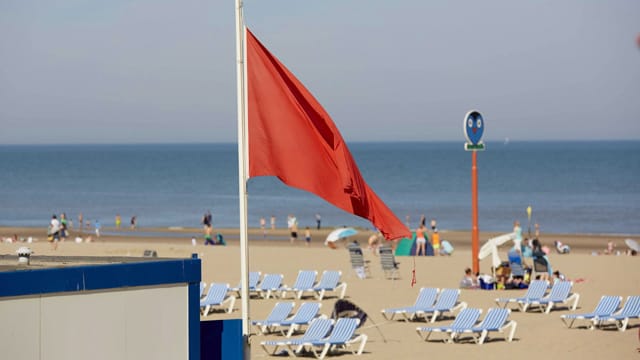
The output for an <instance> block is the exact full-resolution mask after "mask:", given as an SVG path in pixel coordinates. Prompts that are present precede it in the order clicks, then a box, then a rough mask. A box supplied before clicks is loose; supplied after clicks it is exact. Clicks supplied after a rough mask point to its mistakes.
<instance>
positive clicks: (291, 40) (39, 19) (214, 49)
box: [0, 0, 640, 144]
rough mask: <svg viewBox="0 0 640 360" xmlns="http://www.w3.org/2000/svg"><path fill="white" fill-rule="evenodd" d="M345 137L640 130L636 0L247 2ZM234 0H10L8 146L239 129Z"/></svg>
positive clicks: (4, 83) (4, 140)
mask: <svg viewBox="0 0 640 360" xmlns="http://www.w3.org/2000/svg"><path fill="white" fill-rule="evenodd" d="M244 5H245V7H244V9H245V21H246V23H247V25H248V26H249V27H250V28H251V29H252V30H253V32H254V33H255V34H256V36H258V38H259V39H260V40H261V41H262V42H263V43H264V44H265V45H266V46H267V47H268V48H269V49H270V50H271V52H273V53H274V54H275V55H276V56H277V57H278V58H279V59H280V60H281V61H282V62H283V63H284V64H285V65H287V66H288V67H289V69H290V70H291V71H293V72H294V73H295V74H296V76H297V77H298V78H299V79H300V80H301V81H302V82H303V83H305V85H306V86H307V87H308V88H309V89H310V90H311V92H312V93H314V95H315V96H316V97H317V98H318V100H319V101H320V103H322V104H323V105H324V107H325V108H326V109H327V111H328V112H329V113H330V114H331V115H332V117H333V120H334V121H335V122H336V124H337V126H338V128H339V129H340V130H341V132H342V134H343V136H344V138H345V139H346V140H347V142H350V141H351V142H353V141H367V140H389V141H401V140H426V141H433V140H460V141H461V142H463V141H464V135H463V130H462V121H463V120H462V119H463V117H464V114H465V113H466V112H467V111H468V110H470V109H478V110H479V111H480V112H481V113H483V115H484V117H485V122H486V130H485V132H484V135H485V140H487V141H490V140H496V141H502V140H503V139H504V138H506V137H509V138H510V139H511V140H512V141H514V140H540V139H640V47H639V45H638V44H637V38H638V36H639V34H640V1H637V0H627V1H624V0H609V1H597V0H566V1H511V0H504V1H496V0H486V1H477V0H469V1H455V0H454V1H450V0H436V1H424V0H405V1H389V0H386V1H379V0H322V1H317V0H308V1H303V0H246V1H245V3H244ZM234 21H235V18H234V1H233V0H208V1H207V0H180V1H177V0H172V1H169V0H140V1H124V0H110V1H102V0H92V1H89V0H66V1H61V0H38V1H35V0H2V1H0V126H1V128H2V130H1V131H0V144H15V143H36V144H39V143H128V142H135V143H146V142H235V141H236V139H237V135H236V127H237V125H236V84H235V79H236V77H235V76H236V74H235V27H234V26H235V25H234Z"/></svg>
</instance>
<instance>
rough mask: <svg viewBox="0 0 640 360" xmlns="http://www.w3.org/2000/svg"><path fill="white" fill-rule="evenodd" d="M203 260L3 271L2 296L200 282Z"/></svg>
mask: <svg viewBox="0 0 640 360" xmlns="http://www.w3.org/2000/svg"><path fill="white" fill-rule="evenodd" d="M200 266H201V264H200V259H172V260H150V261H141V262H132V263H115V264H100V265H81V266H69V267H62V268H48V269H38V270H16V271H3V272H0V297H6V296H22V295H35V294H46V293H55V292H70V291H87V290H103V289H114V288H122V287H132V286H151V285H159V284H172V283H200V279H201V274H200Z"/></svg>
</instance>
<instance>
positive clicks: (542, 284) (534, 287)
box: [496, 280, 549, 312]
mask: <svg viewBox="0 0 640 360" xmlns="http://www.w3.org/2000/svg"><path fill="white" fill-rule="evenodd" d="M548 287H549V282H548V281H546V280H533V281H531V283H530V284H529V288H528V289H527V292H526V293H525V294H524V296H522V297H514V298H498V299H496V304H498V306H501V305H500V304H503V305H502V307H503V308H506V307H507V306H508V305H509V304H517V305H518V306H519V307H520V311H523V312H524V311H527V308H528V307H529V305H530V304H531V301H534V300H540V299H542V297H543V296H544V294H545V292H546V291H547V288H548Z"/></svg>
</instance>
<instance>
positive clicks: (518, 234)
mask: <svg viewBox="0 0 640 360" xmlns="http://www.w3.org/2000/svg"><path fill="white" fill-rule="evenodd" d="M513 232H514V233H515V238H514V239H513V245H515V246H516V247H517V248H518V249H522V228H521V227H520V221H518V220H516V221H514V222H513Z"/></svg>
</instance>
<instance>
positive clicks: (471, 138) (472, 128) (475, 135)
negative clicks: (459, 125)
mask: <svg viewBox="0 0 640 360" xmlns="http://www.w3.org/2000/svg"><path fill="white" fill-rule="evenodd" d="M483 132H484V119H483V118H482V115H480V113H479V112H477V111H475V110H472V111H469V112H468V113H467V115H465V117H464V135H465V136H466V137H467V141H468V142H469V143H470V144H471V145H478V144H480V143H481V140H482V133H483Z"/></svg>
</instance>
